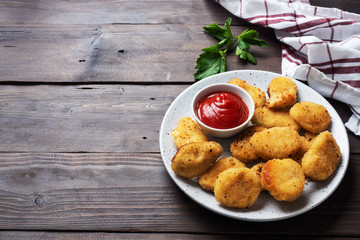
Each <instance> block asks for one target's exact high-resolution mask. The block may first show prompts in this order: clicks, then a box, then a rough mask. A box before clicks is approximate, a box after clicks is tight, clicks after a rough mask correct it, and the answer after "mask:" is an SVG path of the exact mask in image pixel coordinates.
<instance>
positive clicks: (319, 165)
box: [301, 131, 341, 181]
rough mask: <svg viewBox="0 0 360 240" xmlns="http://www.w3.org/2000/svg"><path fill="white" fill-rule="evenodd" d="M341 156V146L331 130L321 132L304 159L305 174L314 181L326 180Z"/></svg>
mask: <svg viewBox="0 0 360 240" xmlns="http://www.w3.org/2000/svg"><path fill="white" fill-rule="evenodd" d="M340 157H341V152H340V148H339V146H338V144H337V142H336V140H335V138H334V137H333V135H332V134H331V133H330V132H329V131H324V132H322V133H320V134H319V135H318V136H317V137H316V138H315V139H314V141H313V143H312V144H311V146H310V148H309V150H308V151H307V152H306V153H305V155H304V157H303V159H302V163H301V164H302V168H303V170H304V173H305V176H306V177H309V178H310V179H311V180H312V181H324V180H326V179H327V178H328V177H330V176H331V175H332V174H333V173H334V172H335V169H336V168H337V165H338V164H339V161H340Z"/></svg>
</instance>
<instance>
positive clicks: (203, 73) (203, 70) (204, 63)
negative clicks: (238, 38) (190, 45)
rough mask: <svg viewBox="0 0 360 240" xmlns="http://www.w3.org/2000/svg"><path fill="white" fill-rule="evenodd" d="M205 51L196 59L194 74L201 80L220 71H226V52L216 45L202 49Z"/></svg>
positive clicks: (196, 78)
mask: <svg viewBox="0 0 360 240" xmlns="http://www.w3.org/2000/svg"><path fill="white" fill-rule="evenodd" d="M202 50H203V52H204V53H202V54H200V56H199V58H198V59H197V61H196V66H195V69H197V70H198V71H197V72H196V73H195V74H194V77H195V80H200V79H203V78H206V77H209V76H212V75H214V74H217V73H219V72H224V71H225V52H224V51H222V50H220V49H218V48H217V47H215V46H210V47H209V48H204V49H202Z"/></svg>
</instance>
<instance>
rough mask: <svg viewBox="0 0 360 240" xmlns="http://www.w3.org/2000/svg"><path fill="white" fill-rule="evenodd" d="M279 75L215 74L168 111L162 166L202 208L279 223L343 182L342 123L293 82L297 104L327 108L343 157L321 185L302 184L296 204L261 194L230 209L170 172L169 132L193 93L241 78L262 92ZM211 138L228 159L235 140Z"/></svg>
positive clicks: (162, 137)
mask: <svg viewBox="0 0 360 240" xmlns="http://www.w3.org/2000/svg"><path fill="white" fill-rule="evenodd" d="M278 76H281V75H279V74H276V73H272V72H265V71H254V70H239V71H230V72H225V73H221V74H217V75H214V76H211V77H208V78H206V79H203V80H201V81H198V82H196V83H194V84H193V85H191V86H190V87H188V88H187V89H185V90H184V91H183V92H182V93H181V94H180V95H179V96H178V97H177V98H176V99H175V100H174V102H173V103H172V104H171V106H170V107H169V109H168V110H167V112H166V114H165V116H164V119H163V122H162V124H161V129H160V150H161V155H162V159H163V162H164V165H165V167H166V170H167V171H168V173H169V175H170V177H171V178H172V179H173V180H174V182H175V183H176V184H177V185H178V187H179V188H180V189H181V190H182V191H184V193H186V194H187V195H188V196H189V197H190V198H192V199H193V200H194V201H196V202H197V203H199V204H200V205H202V206H204V207H205V208H208V209H209V210H211V211H213V212H216V213H218V214H221V215H224V216H227V217H230V218H235V219H240V220H245V221H257V222H266V221H276V220H282V219H286V218H290V217H294V216H297V215H299V214H302V213H304V212H307V211H309V210H311V209H313V208H314V207H316V206H318V205H319V204H320V203H322V202H323V201H325V200H326V199H327V198H328V197H329V196H330V195H331V194H332V193H333V192H334V191H335V190H336V188H337V187H338V186H339V184H340V182H341V180H342V179H343V177H344V175H345V172H346V168H347V166H348V161H349V152H350V150H349V140H348V136H347V132H346V129H345V127H344V124H343V122H342V121H341V119H340V117H339V115H338V114H337V112H336V111H335V109H334V108H333V107H332V106H331V105H330V103H329V102H328V101H327V100H326V99H325V98H323V97H322V96H321V95H320V94H318V93H317V92H316V91H314V90H313V89H311V88H310V87H308V86H306V85H305V84H303V83H301V82H299V81H296V80H294V81H295V82H296V84H297V87H298V90H299V92H298V101H312V102H315V103H319V104H321V105H323V106H325V107H326V108H327V110H328V111H329V113H330V115H331V117H332V121H331V124H330V126H329V131H330V132H331V133H332V134H333V136H334V137H335V139H336V141H337V143H338V144H339V146H340V149H341V153H342V156H341V162H340V164H339V167H338V169H337V170H336V172H335V173H334V174H333V175H332V176H331V177H330V178H329V179H328V180H326V181H324V182H321V183H315V182H309V183H308V184H307V185H305V188H304V192H303V194H302V196H301V197H300V198H299V199H297V200H296V201H295V202H291V203H288V202H278V201H276V200H275V199H273V198H272V196H271V195H269V194H268V193H267V192H262V193H261V194H260V195H259V198H258V199H257V201H256V202H255V204H254V205H253V206H252V207H251V208H249V209H233V208H225V207H223V206H221V205H220V204H219V203H218V202H217V201H216V200H215V197H214V194H213V193H210V192H207V191H205V190H203V189H202V188H201V187H200V186H199V184H198V183H197V181H196V180H195V179H190V180H186V179H184V178H181V177H179V176H177V175H176V174H175V173H174V172H173V171H172V169H171V159H172V157H173V156H174V154H175V153H176V147H175V145H174V139H173V137H172V136H171V131H172V130H173V129H174V128H175V127H176V126H177V124H178V121H179V119H180V118H181V117H185V116H191V110H190V106H191V100H192V98H193V96H194V93H195V92H197V91H198V90H199V89H201V88H203V87H204V86H207V85H209V84H213V83H218V82H227V81H229V80H231V79H232V78H235V77H237V78H240V79H243V80H245V81H247V82H248V83H250V84H252V85H254V86H256V87H259V88H260V89H262V90H263V91H266V89H267V87H268V85H269V83H270V81H271V80H272V79H273V78H275V77H278ZM191 117H192V116H191ZM210 139H211V140H214V141H217V142H219V143H220V144H221V145H222V146H223V148H224V153H223V155H222V156H231V153H230V150H229V149H230V143H231V142H232V141H233V140H234V138H229V139H221V138H210Z"/></svg>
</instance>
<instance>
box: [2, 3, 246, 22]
mask: <svg viewBox="0 0 360 240" xmlns="http://www.w3.org/2000/svg"><path fill="white" fill-rule="evenodd" d="M229 16H230V13H229V12H228V11H226V10H225V9H224V8H222V7H221V6H220V5H219V4H217V3H216V1H213V0H210V1H209V0H187V1H183V0H170V1H168V0H156V1H149V0H137V1H131V0H119V1H111V0H103V1H95V0H90V1H63V0H57V1H51V4H50V3H49V2H48V1H46V0H25V1H24V0H22V1H0V21H1V22H2V23H3V24H7V23H9V24H14V25H15V24H44V25H46V24H144V23H146V24H172V23H176V24H183V23H198V24H209V23H210V22H212V21H215V22H219V23H223V22H225V20H226V18H227V17H229ZM234 23H237V24H246V23H245V21H243V20H240V19H235V22H234Z"/></svg>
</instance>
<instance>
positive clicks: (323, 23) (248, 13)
mask: <svg viewBox="0 0 360 240" xmlns="http://www.w3.org/2000/svg"><path fill="white" fill-rule="evenodd" d="M217 2H218V3H219V4H220V5H222V6H223V7H224V8H226V9H227V10H228V11H229V12H231V13H232V14H234V15H235V16H238V17H240V18H243V19H245V20H247V21H249V22H251V23H253V24H258V25H262V26H266V27H270V28H273V29H275V34H276V37H277V38H278V39H279V41H281V43H282V66H281V67H282V74H283V75H286V76H289V77H292V78H294V79H298V80H302V81H307V82H308V85H309V86H310V87H312V88H313V89H315V90H316V91H317V92H319V93H320V94H321V95H323V96H325V97H331V98H334V99H337V100H339V101H342V102H344V103H346V104H348V105H349V107H350V109H351V111H352V112H353V115H352V116H351V118H350V119H349V121H348V122H347V123H346V124H345V126H346V127H347V128H348V129H349V130H351V131H352V132H354V133H355V134H356V135H360V15H358V14H354V13H350V12H345V11H342V10H340V9H336V8H324V7H316V6H311V5H310V2H309V1H308V0H217Z"/></svg>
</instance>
